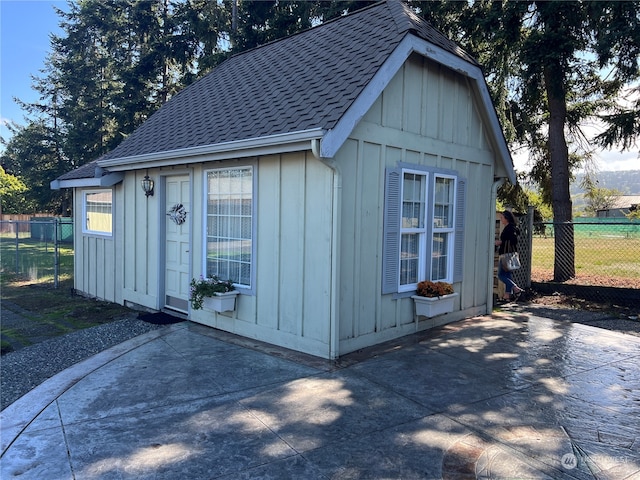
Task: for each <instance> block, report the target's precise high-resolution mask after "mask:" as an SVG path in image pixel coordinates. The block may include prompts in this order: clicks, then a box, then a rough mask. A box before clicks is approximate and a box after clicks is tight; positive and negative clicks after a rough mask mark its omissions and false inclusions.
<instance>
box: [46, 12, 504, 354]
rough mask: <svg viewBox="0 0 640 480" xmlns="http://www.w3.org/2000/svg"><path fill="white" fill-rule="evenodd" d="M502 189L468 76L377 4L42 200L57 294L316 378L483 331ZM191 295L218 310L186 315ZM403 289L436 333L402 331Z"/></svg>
mask: <svg viewBox="0 0 640 480" xmlns="http://www.w3.org/2000/svg"><path fill="white" fill-rule="evenodd" d="M504 179H510V180H511V181H512V182H515V173H514V171H513V163H512V160H511V156H510V154H509V151H508V149H507V145H506V142H505V139H504V136H503V133H502V130H501V126H500V124H499V121H498V118H497V115H496V112H495V109H494V107H493V105H492V102H491V99H490V96H489V92H488V90H487V86H486V83H485V80H484V77H483V73H482V70H481V67H480V65H478V63H477V62H476V61H475V60H474V59H473V58H472V57H471V56H469V55H468V54H467V53H466V52H465V51H463V50H462V49H461V48H459V47H458V46H457V45H456V44H455V43H453V42H452V41H450V40H448V39H447V38H445V37H444V36H443V35H442V34H440V33H439V32H438V31H436V30H435V29H434V28H433V27H432V26H431V25H429V23H427V22H426V21H425V20H424V19H422V18H420V17H419V16H417V15H416V14H415V13H414V12H413V11H412V10H411V9H410V8H409V7H408V6H406V5H405V4H403V3H401V2H400V1H397V0H389V1H384V2H381V3H377V4H374V5H372V6H370V7H368V8H365V9H363V10H360V11H358V12H354V13H352V14H349V15H346V16H343V17H340V18H339V19H336V20H334V21H330V22H326V23H324V24H322V25H319V26H317V27H314V28H311V29H310V30H307V31H305V32H302V33H299V34H296V35H293V36H290V37H288V38H285V39H282V40H278V41H275V42H272V43H269V44H267V45H264V46H261V47H258V48H255V49H253V50H250V51H247V52H244V53H241V54H238V55H236V56H234V57H231V58H229V59H228V60H226V61H225V62H223V63H221V64H220V65H219V66H218V67H216V68H215V69H214V70H213V71H212V72H210V73H209V74H208V75H206V76H204V77H203V78H201V79H200V80H198V81H196V82H195V83H193V84H192V85H190V86H189V87H187V88H185V89H184V90H183V91H181V92H180V93H178V94H177V95H175V96H174V97H173V98H171V99H170V100H169V101H168V102H167V103H166V104H165V105H164V106H163V107H162V108H160V109H159V110H158V111H157V112H156V113H155V114H154V115H152V116H151V117H150V118H149V119H148V120H147V121H146V122H145V123H143V124H142V125H141V126H140V127H139V128H138V129H137V130H135V131H134V132H133V133H132V134H131V135H130V136H129V137H128V138H127V139H126V140H124V141H123V142H122V143H121V144H120V145H119V146H118V147H117V148H115V149H114V150H113V151H111V152H110V153H108V154H106V155H105V156H103V157H101V158H100V159H98V160H96V161H94V162H91V163H90V164H87V165H85V166H83V167H81V168H79V169H77V170H74V171H72V172H69V173H67V174H65V175H63V176H61V177H59V178H58V179H56V180H55V181H53V182H52V188H73V190H74V217H75V220H76V222H75V225H76V232H75V272H74V276H75V288H76V290H78V291H80V292H83V293H84V294H86V295H88V296H92V297H97V298H100V299H104V300H109V301H112V302H116V303H119V304H124V305H137V306H142V307H145V308H147V309H153V310H169V311H175V312H179V313H181V314H184V315H187V316H188V318H189V319H190V320H191V321H194V322H198V323H202V324H205V325H209V326H211V327H215V328H218V329H221V330H225V331H228V332H233V333H235V334H239V335H243V336H246V337H250V338H254V339H258V340H261V341H265V342H269V343H272V344H276V345H280V346H283V347H288V348H290V349H294V350H298V351H302V352H306V353H309V354H313V355H316V356H320V357H324V358H336V357H338V356H340V355H343V354H346V353H348V352H352V351H355V350H357V349H360V348H363V347H367V346H370V345H374V344H377V343H380V342H383V341H387V340H391V339H394V338H397V337H400V336H403V335H407V334H410V333H413V332H416V331H419V330H423V329H427V328H432V327H434V326H436V325H441V324H444V323H448V322H451V321H455V320H459V319H462V318H465V317H471V316H475V315H480V314H486V313H488V312H490V311H491V308H492V290H493V279H492V276H493V257H494V255H493V253H494V233H495V232H494V229H495V227H494V225H495V223H494V222H495V200H496V191H497V188H498V186H499V185H500V183H501V182H502V181H504ZM151 182H153V184H152V183H151ZM143 184H144V186H145V187H146V189H147V190H148V191H147V192H145V191H143V188H141V185H143ZM149 187H153V190H152V191H150V190H149ZM207 275H218V276H220V277H222V278H230V279H233V281H234V282H235V284H236V287H237V290H238V291H239V292H240V294H239V295H238V296H237V298H236V301H235V307H234V308H233V309H232V310H230V311H224V312H217V311H214V310H212V309H210V308H207V307H206V306H205V308H204V309H201V310H194V309H193V308H191V306H190V303H189V285H190V281H191V279H193V278H196V279H197V278H199V277H200V276H207ZM421 280H433V281H445V282H448V283H451V284H453V288H454V291H455V293H456V294H457V295H456V296H455V297H453V304H452V307H450V308H449V309H448V311H446V313H435V314H434V315H435V316H432V317H426V316H423V315H416V310H415V305H414V300H413V299H412V298H411V297H412V295H414V294H415V291H416V286H417V283H418V282H420V281H421Z"/></svg>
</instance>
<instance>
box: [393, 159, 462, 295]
mask: <svg viewBox="0 0 640 480" xmlns="http://www.w3.org/2000/svg"><path fill="white" fill-rule="evenodd" d="M465 185H466V181H465V180H464V179H462V178H460V177H458V176H457V175H456V173H455V172H450V171H443V170H440V169H435V168H425V167H420V166H409V165H407V164H404V165H402V166H400V167H398V168H390V169H387V173H386V177H385V208H384V232H383V252H382V259H383V265H382V293H405V292H413V291H415V289H416V287H417V284H418V282H420V281H422V280H432V281H445V282H450V283H453V282H457V281H461V280H462V264H463V244H464V242H463V239H464V194H465Z"/></svg>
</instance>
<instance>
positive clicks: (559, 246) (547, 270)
mask: <svg viewBox="0 0 640 480" xmlns="http://www.w3.org/2000/svg"><path fill="white" fill-rule="evenodd" d="M602 220H603V221H599V219H597V218H578V219H575V220H574V221H573V222H568V223H553V222H541V223H535V224H533V229H532V238H531V242H530V244H531V263H530V270H531V286H532V287H533V288H534V290H536V291H539V292H540V293H545V294H549V293H556V292H557V293H564V294H567V295H573V296H576V297H580V298H583V299H585V300H590V301H595V302H603V303H609V304H620V305H628V306H634V305H635V306H637V305H640V222H638V221H630V220H629V219H626V218H623V219H616V221H612V219H602ZM560 229H563V230H564V231H562V232H561V230H560ZM559 233H560V235H559ZM559 239H562V241H559ZM572 239H573V242H572V241H571V240H572ZM556 258H557V264H556ZM556 269H558V272H556V271H555V270H556ZM567 272H569V277H570V278H569V279H568V280H566V281H563V282H557V281H554V279H557V278H561V277H562V275H561V274H562V273H565V274H566V273H567ZM556 273H557V274H556Z"/></svg>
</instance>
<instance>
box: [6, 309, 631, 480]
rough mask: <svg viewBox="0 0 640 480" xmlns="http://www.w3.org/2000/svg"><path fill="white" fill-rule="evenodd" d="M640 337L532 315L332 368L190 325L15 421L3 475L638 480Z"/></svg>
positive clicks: (72, 375)
mask: <svg viewBox="0 0 640 480" xmlns="http://www.w3.org/2000/svg"><path fill="white" fill-rule="evenodd" d="M638 365H640V338H638V337H634V336H631V335H624V334H620V333H617V332H611V331H607V330H602V329H598V328H594V327H590V326H585V325H580V324H572V323H569V322H561V321H555V320H551V319H547V318H541V317H536V316H532V315H527V314H522V313H512V314H509V313H499V314H494V315H493V316H483V317H479V318H475V319H471V320H466V321H462V322H456V323H454V324H450V325H448V326H446V327H444V328H442V329H439V330H436V331H432V332H428V333H421V334H416V335H414V336H410V337H406V338H404V339H401V340H400V341H396V342H391V343H388V344H385V345H382V346H378V347H376V348H371V349H368V350H366V351H361V352H358V353H355V354H352V355H348V356H346V357H343V358H342V359H340V361H338V362H328V361H324V360H321V359H317V358H314V357H309V356H305V355H302V354H298V353H295V352H291V351H287V350H284V349H280V348H276V347H272V346H269V345H264V344H259V343H258V342H252V341H251V340H247V339H241V338H238V337H234V336H232V335H229V334H225V333H222V332H219V331H216V330H213V329H208V328H206V327H202V326H198V325H194V324H191V323H189V322H184V323H180V324H175V325H171V326H167V327H165V328H162V329H160V330H156V331H152V332H149V333H147V334H144V335H141V336H139V337H136V338H134V339H133V340H130V341H128V342H125V343H123V344H120V345H118V346H116V347H113V348H111V349H109V350H107V351H104V352H102V353H100V354H98V355H96V356H94V357H91V358H90V359H88V360H86V361H84V362H81V363H79V364H77V365H75V366H74V367H72V368H70V369H68V370H66V371H64V372H62V373H61V374H59V375H57V376H55V377H53V378H51V379H49V380H48V381H47V382H45V383H44V384H42V385H41V386H40V387H38V388H36V389H35V390H33V391H32V392H30V393H29V394H27V395H26V396H24V397H23V398H21V399H20V400H18V401H17V402H15V403H14V404H12V405H11V406H9V407H8V408H6V409H5V410H4V411H2V414H1V422H2V424H1V428H2V430H1V433H2V438H1V443H2V452H3V453H2V458H1V459H0V467H1V470H0V474H1V475H0V476H1V477H2V478H3V479H5V478H6V479H8V478H25V479H43V478H46V479H111V478H113V479H115V478H118V479H120V478H136V479H146V478H148V479H151V478H153V479H164V478H166V479H176V478H185V479H187V478H188V479H211V478H233V479H239V478H247V479H248V478H261V479H263V478H266V479H269V478H272V479H286V478H294V479H300V478H304V479H343V478H345V479H346V478H350V479H351V478H405V479H406V478H416V479H431V478H451V479H461V478H463V479H464V478H496V479H497V478H536V479H537V478H578V479H588V478H599V479H600V478H605V479H606V478H610V479H625V478H640V367H638Z"/></svg>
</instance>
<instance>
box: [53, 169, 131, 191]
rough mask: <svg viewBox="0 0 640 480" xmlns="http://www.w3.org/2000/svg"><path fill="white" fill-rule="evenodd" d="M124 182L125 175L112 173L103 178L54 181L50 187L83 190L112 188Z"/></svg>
mask: <svg viewBox="0 0 640 480" xmlns="http://www.w3.org/2000/svg"><path fill="white" fill-rule="evenodd" d="M123 180H124V173H122V172H111V173H108V174H106V175H102V176H101V177H91V178H74V179H72V180H53V181H52V182H51V183H50V184H49V186H50V188H51V190H60V189H61V188H82V187H112V186H114V185H115V184H117V183H120V182H121V181H123Z"/></svg>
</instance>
